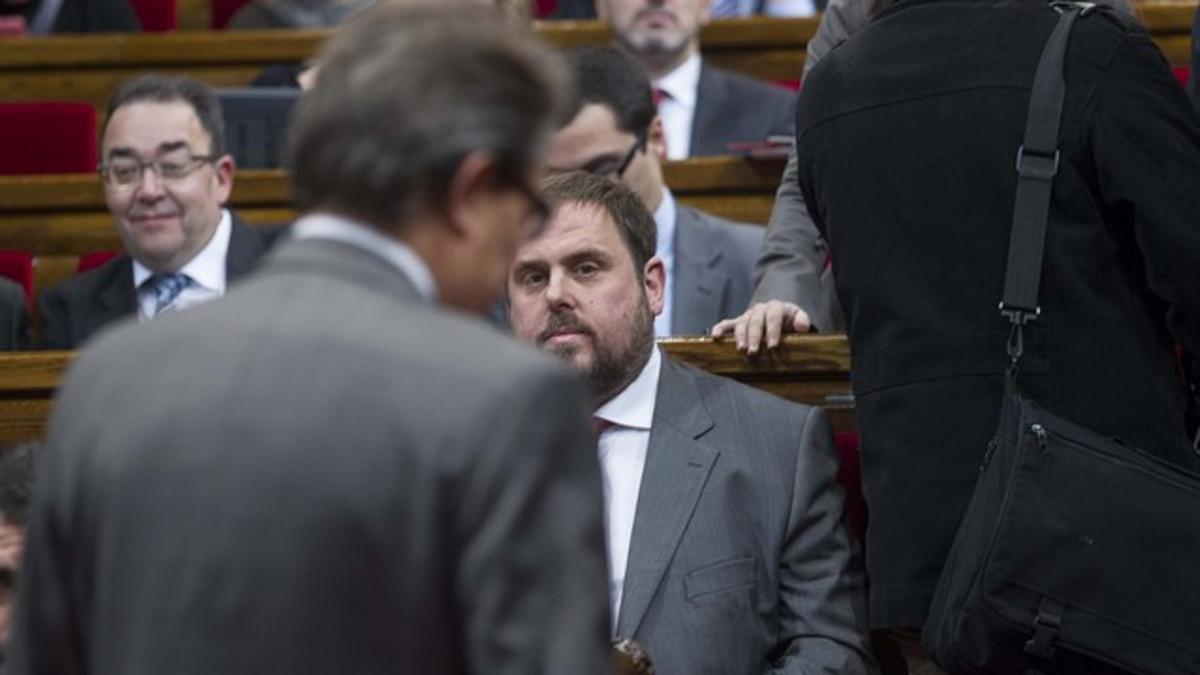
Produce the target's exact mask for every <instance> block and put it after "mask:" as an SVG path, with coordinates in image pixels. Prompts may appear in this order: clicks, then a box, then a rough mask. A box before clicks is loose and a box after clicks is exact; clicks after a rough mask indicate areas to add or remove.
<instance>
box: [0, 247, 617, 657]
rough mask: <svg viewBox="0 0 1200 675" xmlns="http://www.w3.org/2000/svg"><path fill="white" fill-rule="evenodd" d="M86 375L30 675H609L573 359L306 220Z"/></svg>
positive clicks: (52, 527)
mask: <svg viewBox="0 0 1200 675" xmlns="http://www.w3.org/2000/svg"><path fill="white" fill-rule="evenodd" d="M132 325H133V324H132V322H129V321H127V322H125V324H124V325H123V326H122V327H121V328H119V329H117V330H115V331H112V332H106V333H105V334H104V335H102V336H100V337H98V338H97V340H96V341H94V342H93V343H92V346H91V348H89V349H88V350H85V351H84V352H83V354H82V356H81V357H80V359H79V360H78V362H77V363H76V365H74V366H73V367H72V369H71V372H70V373H69V375H68V377H67V378H66V383H65V386H64V387H63V389H62V391H61V394H60V398H59V401H58V404H57V406H56V409H55V414H54V417H53V420H52V422H51V425H50V430H49V436H48V447H47V448H46V452H45V456H46V458H47V461H45V462H44V464H43V466H42V467H41V471H42V473H41V475H39V477H38V478H39V486H38V487H39V489H38V491H37V494H36V496H35V498H34V504H33V507H32V513H31V516H30V524H29V539H28V543H27V558H26V566H25V568H24V569H23V571H22V589H21V598H20V600H19V606H20V609H19V610H18V613H17V617H16V620H15V623H16V626H15V632H14V635H13V638H12V643H11V644H10V650H11V652H10V655H11V667H12V671H11V672H14V673H55V674H56V675H68V674H74V673H90V674H92V675H107V674H111V675H118V674H119V675H162V674H163V673H172V674H174V675H188V674H193V673H194V674H195V675H211V674H213V673H222V674H223V675H262V674H263V673H287V674H288V675H305V674H312V675H317V674H321V675H327V674H328V673H354V674H356V675H363V674H365V675H370V674H375V673H379V674H382V673H389V674H390V673H405V674H407V673H411V674H413V675H417V674H420V675H430V674H433V675H441V674H453V675H459V674H465V673H481V674H482V673H486V674H489V675H491V674H504V675H528V674H529V673H580V674H584V675H593V674H599V673H602V672H607V671H606V670H605V668H606V667H607V666H608V665H609V661H608V654H607V641H608V633H609V623H608V621H609V619H608V615H609V610H608V592H607V572H606V564H605V557H604V535H603V529H602V509H603V507H602V495H601V483H600V476H599V467H598V462H597V458H596V451H595V443H594V439H593V438H592V434H591V431H590V425H589V424H588V418H587V415H588V403H587V400H586V395H585V393H584V392H583V391H582V387H581V386H580V385H579V383H578V382H577V381H576V378H575V377H574V376H572V375H571V374H569V373H567V372H565V371H563V370H561V369H560V366H559V365H558V364H556V363H554V362H552V361H551V360H550V359H549V358H548V357H546V356H544V355H542V354H539V353H537V352H536V350H533V349H532V348H529V347H527V346H524V345H519V344H517V343H515V342H513V341H511V340H510V339H508V338H506V337H504V336H502V335H500V334H498V333H497V332H496V331H495V330H494V329H492V328H491V327H489V326H487V325H486V324H484V323H482V322H480V321H477V320H474V319H468V318H465V317H461V316H458V315H455V314H453V313H452V312H449V311H444V310H440V309H438V308H437V307H435V306H433V305H431V304H430V303H428V302H426V301H424V300H423V299H421V298H419V297H418V295H417V293H416V291H415V290H414V289H413V286H412V285H411V284H410V283H409V281H408V280H407V279H406V278H405V277H404V275H403V274H401V272H400V271H399V270H398V269H396V268H395V267H393V266H392V265H390V264H388V263H387V262H385V261H384V260H383V259H382V258H379V257H377V256H376V255H374V254H372V253H370V252H367V251H364V250H361V249H358V248H354V247H351V246H348V245H346V244H341V243H336V242H332V241H318V240H300V241H295V242H289V243H288V244H286V245H285V246H284V247H283V248H281V250H279V251H278V253H277V255H274V256H273V257H272V259H271V260H270V261H269V263H268V265H267V266H266V267H265V268H264V269H263V270H261V272H260V273H257V274H255V275H253V276H251V277H250V278H249V279H247V280H245V281H243V283H242V284H240V285H239V286H238V287H237V288H234V289H232V290H231V292H230V293H229V294H228V295H227V296H226V297H224V298H223V299H221V300H217V301H214V302H211V303H206V304H204V305H201V306H199V307H196V308H194V309H190V310H188V311H186V312H180V313H178V314H175V315H172V316H169V317H166V318H164V319H161V320H158V321H154V322H151V323H149V324H146V325H142V326H137V328H136V329H134V328H133V327H132Z"/></svg>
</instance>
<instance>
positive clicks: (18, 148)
mask: <svg viewBox="0 0 1200 675" xmlns="http://www.w3.org/2000/svg"><path fill="white" fill-rule="evenodd" d="M96 152H97V150H96V111H95V110H94V109H93V108H92V106H91V105H90V104H88V103H66V102H56V101H28V102H4V103H0V175H5V176H14V175H22V174H37V173H91V172H92V171H95V170H96Z"/></svg>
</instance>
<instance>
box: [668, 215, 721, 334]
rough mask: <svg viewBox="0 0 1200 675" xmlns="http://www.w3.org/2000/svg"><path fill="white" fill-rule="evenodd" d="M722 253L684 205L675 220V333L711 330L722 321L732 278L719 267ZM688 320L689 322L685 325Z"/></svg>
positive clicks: (672, 314)
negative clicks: (689, 327)
mask: <svg viewBox="0 0 1200 675" xmlns="http://www.w3.org/2000/svg"><path fill="white" fill-rule="evenodd" d="M720 260H721V249H720V247H719V246H717V245H716V244H715V243H713V242H712V232H711V231H710V230H709V228H708V227H705V225H704V223H703V222H701V221H700V219H699V217H698V216H697V215H696V212H695V211H692V210H691V209H689V208H687V207H685V206H682V205H680V206H679V208H678V210H677V215H676V217H675V279H674V282H675V290H674V294H675V295H674V297H673V298H672V303H673V304H672V309H671V325H672V326H673V327H674V329H673V330H672V332H674V333H681V330H680V327H681V326H687V325H690V324H696V325H703V326H705V327H707V326H711V325H713V324H715V323H716V322H718V321H720V320H721V319H723V318H725V317H723V316H721V313H722V307H721V300H722V295H723V294H724V291H725V286H726V285H727V284H728V283H729V275H728V274H726V273H725V272H724V271H722V270H721V269H720V268H719V267H718V266H717V263H719V262H720ZM685 318H686V319H687V320H686V321H685Z"/></svg>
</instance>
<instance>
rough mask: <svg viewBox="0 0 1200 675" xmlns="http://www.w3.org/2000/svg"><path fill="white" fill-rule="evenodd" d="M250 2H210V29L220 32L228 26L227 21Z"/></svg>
mask: <svg viewBox="0 0 1200 675" xmlns="http://www.w3.org/2000/svg"><path fill="white" fill-rule="evenodd" d="M249 2H250V0H212V28H213V30H221V29H222V28H224V27H225V26H228V25H229V20H230V19H232V18H233V15H234V14H237V11H238V10H239V9H241V8H242V5H245V4H248V3H249Z"/></svg>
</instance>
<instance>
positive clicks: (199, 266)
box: [133, 209, 233, 295]
mask: <svg viewBox="0 0 1200 675" xmlns="http://www.w3.org/2000/svg"><path fill="white" fill-rule="evenodd" d="M232 235H233V217H232V216H230V215H229V210H228V209H221V220H220V222H218V223H217V230H216V232H213V236H212V238H211V239H209V240H208V243H207V244H205V245H204V248H202V249H200V252H199V253H197V254H196V255H195V256H193V257H192V259H191V260H189V261H187V263H186V264H184V266H183V267H180V268H179V269H178V270H175V271H176V272H179V273H180V274H186V275H187V276H188V278H190V279H191V280H192V283H193V284H195V285H196V286H199V287H201V288H205V289H208V290H210V291H213V292H215V293H217V294H218V295H224V294H225V259H226V255H227V254H228V253H229V239H230V237H231V236H232ZM152 276H154V271H153V270H151V269H150V268H149V267H146V266H145V265H143V264H142V263H140V262H138V260H137V259H136V258H135V259H134V261H133V287H134V288H141V287H142V284H143V283H145V282H146V280H147V279H149V278H150V277H152Z"/></svg>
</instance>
